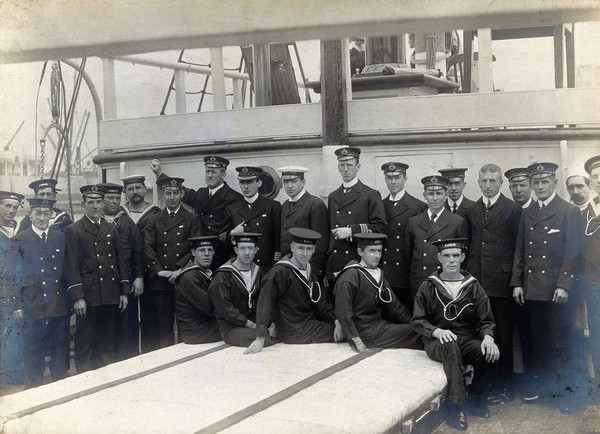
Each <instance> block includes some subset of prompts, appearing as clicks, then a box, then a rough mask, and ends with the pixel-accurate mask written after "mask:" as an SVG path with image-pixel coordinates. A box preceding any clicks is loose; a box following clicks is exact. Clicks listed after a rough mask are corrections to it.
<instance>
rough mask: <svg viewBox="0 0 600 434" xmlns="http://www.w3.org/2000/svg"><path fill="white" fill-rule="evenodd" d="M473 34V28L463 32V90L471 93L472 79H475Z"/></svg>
mask: <svg viewBox="0 0 600 434" xmlns="http://www.w3.org/2000/svg"><path fill="white" fill-rule="evenodd" d="M473 36H474V32H473V31H472V30H465V31H464V32H463V38H464V42H463V51H464V61H463V69H464V71H463V74H464V75H463V77H462V87H463V89H462V91H463V93H471V87H472V86H471V81H472V79H473Z"/></svg>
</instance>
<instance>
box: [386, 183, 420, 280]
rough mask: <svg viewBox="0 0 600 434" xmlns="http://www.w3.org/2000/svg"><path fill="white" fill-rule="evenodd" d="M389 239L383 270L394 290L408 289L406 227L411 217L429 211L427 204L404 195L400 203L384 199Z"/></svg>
mask: <svg viewBox="0 0 600 434" xmlns="http://www.w3.org/2000/svg"><path fill="white" fill-rule="evenodd" d="M383 207H384V209H385V217H386V220H387V232H388V237H387V239H386V240H385V241H384V243H383V255H382V257H381V268H382V269H383V273H384V274H385V278H386V279H387V281H388V282H389V284H390V286H391V287H392V288H408V285H409V275H410V271H409V267H408V264H407V263H406V260H405V255H404V251H405V247H404V244H405V242H406V241H405V238H406V225H407V224H408V219H409V218H410V217H413V216H416V215H418V214H421V213H422V212H424V211H426V210H427V204H426V203H425V202H423V201H420V200H419V199H416V198H414V197H413V196H411V195H410V194H408V193H404V196H402V199H400V200H398V201H392V200H390V198H389V196H388V197H386V198H385V199H383Z"/></svg>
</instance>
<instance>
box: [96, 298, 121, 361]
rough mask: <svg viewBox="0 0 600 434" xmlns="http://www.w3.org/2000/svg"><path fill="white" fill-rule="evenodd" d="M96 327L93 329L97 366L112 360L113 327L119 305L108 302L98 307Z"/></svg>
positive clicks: (113, 344)
mask: <svg viewBox="0 0 600 434" xmlns="http://www.w3.org/2000/svg"><path fill="white" fill-rule="evenodd" d="M98 310H99V315H98V327H96V329H95V330H94V340H95V364H96V367H97V368H99V367H101V366H106V365H109V364H111V363H113V362H114V356H115V327H116V324H117V318H118V315H119V306H118V305H116V304H108V305H103V306H100V307H98Z"/></svg>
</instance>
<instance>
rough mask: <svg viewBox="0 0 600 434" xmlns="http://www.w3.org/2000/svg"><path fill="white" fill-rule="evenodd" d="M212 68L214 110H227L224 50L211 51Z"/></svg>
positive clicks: (212, 49)
mask: <svg viewBox="0 0 600 434" xmlns="http://www.w3.org/2000/svg"><path fill="white" fill-rule="evenodd" d="M210 67H211V69H212V77H211V78H212V90H213V109H214V110H225V109H227V97H226V95H225V70H224V69H223V49H222V48H221V47H213V48H211V49H210Z"/></svg>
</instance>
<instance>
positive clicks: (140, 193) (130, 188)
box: [121, 175, 160, 235]
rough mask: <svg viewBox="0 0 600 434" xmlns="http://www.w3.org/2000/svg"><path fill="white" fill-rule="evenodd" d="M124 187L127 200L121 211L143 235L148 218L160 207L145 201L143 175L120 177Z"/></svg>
mask: <svg viewBox="0 0 600 434" xmlns="http://www.w3.org/2000/svg"><path fill="white" fill-rule="evenodd" d="M121 181H122V182H123V187H124V189H125V197H126V198H127V202H126V203H125V206H124V207H123V211H125V212H126V213H127V215H129V217H130V218H131V220H133V221H134V223H135V224H136V225H137V227H138V230H139V232H140V233H141V234H142V235H143V234H144V229H145V227H146V225H147V224H148V219H149V218H150V217H152V216H153V215H154V214H156V213H159V212H160V208H159V207H158V206H156V205H152V204H150V203H148V202H146V177H145V176H144V175H130V176H126V177H125V178H121Z"/></svg>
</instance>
